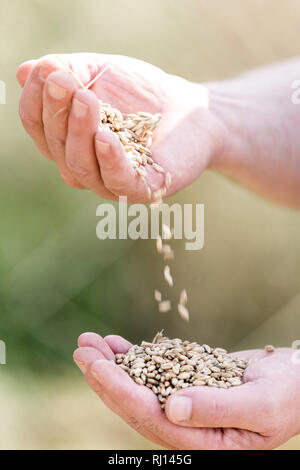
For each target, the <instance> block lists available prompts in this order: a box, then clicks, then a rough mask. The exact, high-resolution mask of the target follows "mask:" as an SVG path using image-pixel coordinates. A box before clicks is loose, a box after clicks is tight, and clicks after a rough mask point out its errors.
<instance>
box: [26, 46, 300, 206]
mask: <svg viewBox="0 0 300 470" xmlns="http://www.w3.org/2000/svg"><path fill="white" fill-rule="evenodd" d="M62 61H63V62H62ZM67 67H68V68H70V69H71V70H73V72H74V73H75V74H76V76H77V77H78V78H79V79H80V81H81V82H82V83H83V84H84V85H87V84H88V83H89V82H90V81H91V80H92V79H94V78H95V77H97V75H98V74H99V73H100V72H103V73H102V75H101V76H100V77H99V78H98V80H96V82H95V83H94V84H93V86H92V87H91V89H90V90H86V89H80V85H79V83H78V82H77V81H76V80H75V79H74V78H73V76H72V75H71V74H70V73H69V72H67V71H66V68H67ZM298 71H299V61H297V60H295V61H291V62H286V63H283V64H279V65H276V66H273V67H269V68H266V69H262V70H258V71H254V72H251V73H248V74H245V75H243V76H240V77H238V78H235V79H233V80H229V81H226V82H220V83H209V84H206V85H205V86H204V85H198V84H194V83H191V82H189V81H187V80H184V79H182V78H179V77H175V76H173V75H170V74H167V73H165V72H163V71H162V70H160V69H158V68H157V67H154V66H152V65H150V64H147V63H145V62H142V61H140V60H136V59H132V58H129V57H124V56H114V55H104V54H89V53H84V54H66V55H60V56H57V55H49V56H46V57H43V58H41V59H38V60H33V61H29V62H25V63H24V64H22V65H21V66H20V67H19V69H18V72H17V78H18V81H19V83H20V84H21V86H22V87H23V91H22V94H21V98H20V117H21V120H22V122H23V125H24V128H25V130H26V131H27V132H28V134H29V135H30V136H31V137H32V139H33V140H34V142H35V143H36V145H37V148H38V149H39V151H40V152H41V153H42V154H44V155H45V156H47V157H48V158H50V159H51V160H53V161H54V162H56V164H57V166H58V168H59V171H60V174H61V177H62V178H63V180H64V181H65V182H66V183H67V184H69V185H70V186H72V187H75V188H88V189H90V190H92V191H94V192H95V193H96V194H97V195H98V196H100V197H101V198H106V199H117V197H118V196H120V195H127V196H128V200H129V202H146V201H147V196H146V189H145V185H144V184H143V183H142V182H140V181H139V179H138V178H137V177H136V175H135V173H134V171H133V170H132V168H131V166H130V163H129V162H128V161H127V160H126V158H125V154H124V151H123V149H122V147H121V145H120V144H119V141H118V139H117V138H116V137H115V136H114V135H113V134H112V133H111V132H109V131H105V132H104V131H99V130H97V126H98V112H99V103H98V100H97V98H100V99H101V100H103V101H105V102H109V103H110V104H112V105H113V106H115V107H117V108H119V109H120V110H121V111H122V112H123V113H127V112H137V111H141V110H142V111H148V112H151V113H161V114H162V115H163V118H162V121H161V122H160V124H159V126H158V128H157V129H156V132H155V136H154V141H153V145H152V153H153V159H154V160H155V161H156V162H157V163H159V164H160V165H162V166H163V167H164V168H165V170H166V171H168V172H169V173H170V174H171V176H172V185H171V187H170V188H169V191H168V193H167V195H170V194H172V193H174V192H177V191H179V190H180V189H182V188H184V187H186V186H187V185H189V184H191V183H192V182H193V181H194V180H196V179H197V178H198V177H199V176H200V175H201V173H202V172H203V171H204V170H205V169H212V170H215V171H219V172H222V173H223V174H225V175H227V176H228V177H230V178H233V179H235V180H237V181H238V182H240V183H242V184H244V185H245V186H247V187H249V188H250V189H252V190H254V191H256V192H257V193H259V194H261V195H263V196H264V197H266V198H268V199H270V200H272V201H274V202H276V203H279V204H283V205H287V206H290V207H294V208H299V207H300V189H299V188H300V146H299V137H298V134H299V132H298V129H299V127H300V105H298V106H297V105H296V104H294V103H293V102H292V94H293V93H294V92H295V90H293V88H292V84H293V82H295V80H297V79H299V72H298ZM55 85H56V87H55ZM58 87H59V88H58ZM78 110H79V111H78ZM84 111H85V113H86V114H84ZM148 173H149V183H150V186H151V188H152V190H153V191H155V190H156V189H158V188H160V187H161V185H162V182H163V180H162V176H161V175H159V174H157V173H156V172H155V171H154V170H152V169H151V168H149V171H148Z"/></svg>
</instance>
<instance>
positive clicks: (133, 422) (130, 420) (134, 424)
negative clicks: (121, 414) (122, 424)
mask: <svg viewBox="0 0 300 470" xmlns="http://www.w3.org/2000/svg"><path fill="white" fill-rule="evenodd" d="M127 423H128V424H129V426H131V427H132V428H133V429H135V430H136V431H140V430H141V429H142V425H141V424H140V422H139V421H138V420H137V419H136V418H135V417H134V416H129V418H128V419H127Z"/></svg>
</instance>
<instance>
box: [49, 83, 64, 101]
mask: <svg viewBox="0 0 300 470" xmlns="http://www.w3.org/2000/svg"><path fill="white" fill-rule="evenodd" d="M48 92H49V95H50V96H52V98H54V99H55V100H62V99H63V98H65V97H66V96H67V90H66V89H65V88H64V87H62V86H60V85H58V84H57V83H55V82H54V81H53V80H49V82H48Z"/></svg>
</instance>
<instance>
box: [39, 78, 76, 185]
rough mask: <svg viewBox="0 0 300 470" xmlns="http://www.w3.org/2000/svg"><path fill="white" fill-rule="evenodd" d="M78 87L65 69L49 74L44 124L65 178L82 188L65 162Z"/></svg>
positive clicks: (50, 145) (66, 180)
mask: <svg viewBox="0 0 300 470" xmlns="http://www.w3.org/2000/svg"><path fill="white" fill-rule="evenodd" d="M77 89H78V83H77V82H76V81H75V79H74V78H73V77H72V76H71V75H70V74H69V73H67V72H65V71H57V72H53V73H51V74H50V75H49V76H48V78H47V80H46V83H45V86H44V89H43V126H44V133H45V137H46V141H47V145H48V148H49V150H50V153H51V154H52V155H53V158H54V159H55V161H56V163H57V165H58V168H59V170H60V173H61V176H62V178H63V180H64V181H65V182H66V183H68V184H69V185H70V186H72V187H76V188H82V187H83V186H81V185H80V184H79V183H78V182H77V181H76V180H75V179H74V178H73V176H72V175H71V173H70V172H69V170H68V168H67V166H66V163H65V146H66V139H67V132H68V117H69V110H70V108H71V102H72V97H73V94H74V93H75V91H76V90H77Z"/></svg>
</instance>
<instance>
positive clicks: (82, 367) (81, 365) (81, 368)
mask: <svg viewBox="0 0 300 470" xmlns="http://www.w3.org/2000/svg"><path fill="white" fill-rule="evenodd" d="M75 362H76V364H77V365H78V367H79V369H80V370H81V372H82V373H83V374H85V373H86V371H87V367H86V364H85V362H84V361H75Z"/></svg>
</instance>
